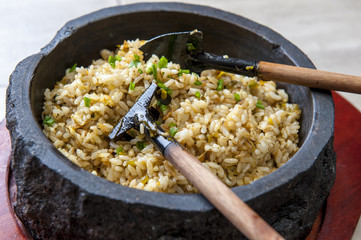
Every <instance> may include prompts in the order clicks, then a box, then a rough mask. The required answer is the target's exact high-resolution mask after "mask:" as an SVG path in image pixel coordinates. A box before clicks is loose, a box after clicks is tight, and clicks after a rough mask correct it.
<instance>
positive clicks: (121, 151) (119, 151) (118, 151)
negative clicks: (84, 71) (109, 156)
mask: <svg viewBox="0 0 361 240" xmlns="http://www.w3.org/2000/svg"><path fill="white" fill-rule="evenodd" d="M115 151H116V152H117V154H118V155H119V154H121V153H123V147H122V146H119V147H118V148H117V149H116V150H115Z"/></svg>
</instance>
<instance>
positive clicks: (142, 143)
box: [135, 141, 147, 150]
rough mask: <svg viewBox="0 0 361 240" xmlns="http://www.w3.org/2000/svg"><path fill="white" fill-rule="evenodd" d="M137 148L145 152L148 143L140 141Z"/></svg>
mask: <svg viewBox="0 0 361 240" xmlns="http://www.w3.org/2000/svg"><path fill="white" fill-rule="evenodd" d="M135 146H136V147H137V148H138V149H139V150H143V149H144V148H145V147H146V146H147V143H146V142H144V141H138V142H137V143H136V144H135Z"/></svg>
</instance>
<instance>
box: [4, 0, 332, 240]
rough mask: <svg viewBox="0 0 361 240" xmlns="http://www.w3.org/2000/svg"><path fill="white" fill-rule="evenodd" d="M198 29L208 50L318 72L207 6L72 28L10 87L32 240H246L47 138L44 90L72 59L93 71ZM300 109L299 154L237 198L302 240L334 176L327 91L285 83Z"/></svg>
mask: <svg viewBox="0 0 361 240" xmlns="http://www.w3.org/2000/svg"><path fill="white" fill-rule="evenodd" d="M193 29H199V30H201V31H203V33H204V36H205V37H204V42H205V46H204V48H205V50H206V51H208V52H214V53H216V54H228V55H230V56H232V57H242V58H248V59H255V60H268V61H274V62H280V63H286V64H293V65H298V66H303V67H310V68H314V66H313V64H312V63H311V61H310V60H309V59H308V58H307V56H305V55H304V54H303V53H302V52H301V51H300V50H299V49H298V48H297V47H295V46H294V45H293V44H292V43H290V42H289V41H287V40H286V39H284V38H283V37H282V36H280V35H279V34H277V33H275V32H274V31H272V30H270V29H269V28H267V27H264V26H262V25H259V24H257V23H254V22H252V21H250V20H248V19H245V18H243V17H240V16H237V15H234V14H230V13H227V12H223V11H220V10H216V9H213V8H209V7H204V6H197V5H188V4H180V3H141V4H134V5H128V6H120V7H113V8H108V9H104V10H100V11H98V12H95V13H92V14H89V15H86V16H83V17H80V18H78V19H75V20H73V21H70V22H68V23H67V24H66V25H65V26H64V27H63V28H62V29H61V30H60V31H59V32H58V33H57V35H56V36H55V38H54V39H53V40H52V41H51V42H50V43H49V45H47V46H46V47H45V48H43V49H42V50H41V51H40V53H38V54H35V55H32V56H30V57H28V58H26V59H24V60H23V61H22V62H20V63H19V65H18V66H17V67H16V69H15V70H14V72H13V73H12V75H11V77H10V85H9V87H8V90H7V113H6V120H7V127H8V129H9V130H10V134H11V141H12V149H13V150H12V170H13V173H14V175H15V180H16V185H17V200H16V203H15V211H16V213H17V215H18V216H19V218H20V219H21V221H22V222H23V224H24V225H25V227H26V229H27V230H28V231H29V232H30V233H31V235H32V236H33V237H34V239H173V238H174V239H240V238H242V237H243V236H242V235H241V234H240V232H238V231H237V229H236V228H235V227H233V225H231V224H230V223H229V222H228V221H227V220H226V219H225V218H224V217H223V216H222V215H221V214H220V213H219V212H218V211H217V210H215V209H214V208H213V206H212V205H211V204H210V203H209V202H208V201H207V200H205V199H204V198H203V197H202V196H201V195H200V194H178V195H177V194H165V193H155V192H146V191H141V190H136V189H132V188H128V187H124V186H121V185H118V184H115V183H111V182H108V181H107V180H105V179H102V178H99V177H96V176H93V175H92V174H90V173H88V172H87V171H84V170H82V169H80V168H79V167H77V166H76V165H74V164H73V163H71V162H70V161H69V160H68V159H66V158H65V157H64V156H63V155H62V154H61V153H60V152H58V151H57V150H56V149H55V148H54V147H53V145H52V144H51V142H50V141H48V140H47V138H46V137H45V135H44V134H43V133H42V124H41V112H42V105H43V94H44V90H45V88H53V86H54V84H55V82H56V81H59V80H61V77H62V76H63V74H64V71H65V69H66V68H68V67H70V66H72V65H73V64H74V63H75V62H76V63H78V65H88V64H90V63H91V60H92V59H97V58H99V51H100V50H101V49H103V48H109V49H115V46H116V44H120V43H122V42H123V40H125V39H135V38H140V39H149V38H151V37H154V36H156V35H159V34H163V33H168V32H175V31H189V30H193ZM279 87H283V88H285V89H286V91H287V92H288V93H289V95H290V100H291V101H292V102H295V103H298V104H299V105H300V108H301V110H302V114H303V115H302V119H301V121H302V126H301V131H300V137H301V141H300V146H301V148H300V150H299V151H298V152H297V153H296V154H295V156H294V157H292V159H290V160H289V162H287V163H286V164H285V165H284V166H282V167H281V168H280V169H278V170H277V171H275V172H273V173H271V174H269V175H268V176H266V177H264V178H262V179H259V180H257V181H255V182H254V183H252V184H249V185H247V186H240V187H235V188H233V191H234V192H235V193H236V194H237V195H238V196H239V197H240V198H242V199H243V200H244V201H245V202H246V203H247V204H249V205H250V206H251V207H252V208H253V209H254V210H255V211H256V212H258V213H259V214H260V215H261V216H262V217H263V218H264V219H265V220H266V221H267V222H269V223H270V224H271V225H272V226H273V227H274V228H275V229H276V230H277V231H278V232H280V233H281V234H282V235H283V236H284V237H286V238H287V239H302V238H304V237H305V236H306V235H307V234H308V233H309V231H310V229H311V227H312V224H313V222H314V220H315V218H316V216H317V214H318V213H319V210H320V208H321V207H322V205H323V203H324V201H325V199H326V197H327V196H328V194H329V192H330V189H331V187H332V184H333V182H334V179H335V159H336V157H335V153H334V150H333V126H334V105H333V100H332V96H331V94H330V92H329V91H319V90H312V89H309V88H306V87H300V86H295V85H287V84H279Z"/></svg>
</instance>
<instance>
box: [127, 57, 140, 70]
mask: <svg viewBox="0 0 361 240" xmlns="http://www.w3.org/2000/svg"><path fill="white" fill-rule="evenodd" d="M139 63H140V57H139V56H138V55H134V57H133V60H132V61H131V62H130V63H129V67H130V68H131V67H134V66H135V67H137V66H138V64H139Z"/></svg>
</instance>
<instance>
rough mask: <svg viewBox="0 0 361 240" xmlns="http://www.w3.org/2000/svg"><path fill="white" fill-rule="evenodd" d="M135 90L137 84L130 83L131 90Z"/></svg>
mask: <svg viewBox="0 0 361 240" xmlns="http://www.w3.org/2000/svg"><path fill="white" fill-rule="evenodd" d="M134 88H135V82H130V83H129V90H134Z"/></svg>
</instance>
